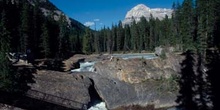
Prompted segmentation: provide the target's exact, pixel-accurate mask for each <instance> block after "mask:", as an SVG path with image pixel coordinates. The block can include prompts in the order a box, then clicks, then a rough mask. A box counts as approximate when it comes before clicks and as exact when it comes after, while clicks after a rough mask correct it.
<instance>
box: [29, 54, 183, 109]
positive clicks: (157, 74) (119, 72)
mask: <svg viewBox="0 0 220 110" xmlns="http://www.w3.org/2000/svg"><path fill="white" fill-rule="evenodd" d="M182 60H183V57H181V56H180V55H169V56H168V57H167V58H166V59H161V58H147V59H145V58H143V57H140V58H131V59H124V58H123V57H116V56H113V57H112V55H92V56H86V55H74V56H73V57H71V58H70V59H68V60H66V61H64V62H63V63H64V64H65V66H64V68H65V70H66V72H58V71H52V70H38V71H37V74H34V77H35V78H34V80H35V83H34V84H30V86H31V90H30V91H32V90H34V91H38V92H42V93H46V94H50V96H51V95H52V96H55V97H61V99H68V100H71V101H74V102H76V103H71V104H68V103H67V102H65V101H63V100H61V99H59V98H55V99H52V100H53V101H54V102H55V103H60V104H62V105H64V106H65V105H66V106H68V105H69V106H74V107H77V108H80V109H82V108H83V107H84V108H85V107H86V108H90V107H91V108H94V107H95V106H94V107H92V106H93V105H96V104H97V106H98V107H99V106H101V107H106V108H107V109H110V110H114V109H115V110H118V109H119V110H120V108H126V107H132V106H135V105H136V106H138V107H143V108H145V107H147V106H151V105H153V108H166V107H172V106H176V103H175V99H176V96H177V94H178V86H177V83H176V82H175V78H177V77H178V72H179V71H180V65H179V64H180V62H181V61H182ZM91 61H95V62H96V63H94V65H93V68H94V71H93V72H89V71H88V72H87V71H84V72H80V71H79V72H70V70H71V69H77V68H79V67H80V62H81V63H82V62H91ZM28 93H30V94H31V92H28ZM32 95H33V94H32ZM37 95H39V96H40V95H42V94H37ZM35 96H36V94H35ZM49 99H50V98H49ZM49 99H48V100H49ZM136 106H135V107H136ZM95 108H97V107H95ZM90 110H93V109H90Z"/></svg>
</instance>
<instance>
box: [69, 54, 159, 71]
mask: <svg viewBox="0 0 220 110" xmlns="http://www.w3.org/2000/svg"><path fill="white" fill-rule="evenodd" d="M112 57H117V58H122V59H125V60H127V59H133V58H144V59H154V58H157V57H156V56H155V55H154V54H113V55H112ZM96 62H97V61H92V62H80V68H78V69H74V70H71V72H94V70H95V68H94V65H95V63H96Z"/></svg>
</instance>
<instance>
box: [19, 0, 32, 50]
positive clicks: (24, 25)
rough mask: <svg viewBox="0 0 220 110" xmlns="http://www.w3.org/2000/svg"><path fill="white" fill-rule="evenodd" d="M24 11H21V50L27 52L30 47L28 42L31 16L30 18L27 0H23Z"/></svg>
mask: <svg viewBox="0 0 220 110" xmlns="http://www.w3.org/2000/svg"><path fill="white" fill-rule="evenodd" d="M22 3H23V5H22V12H21V28H20V29H21V31H20V33H21V36H20V50H21V51H22V52H24V53H25V52H26V51H27V49H28V43H29V37H30V36H29V35H30V33H29V32H30V21H29V20H30V18H29V6H28V4H27V3H26V2H25V0H23V1H22Z"/></svg>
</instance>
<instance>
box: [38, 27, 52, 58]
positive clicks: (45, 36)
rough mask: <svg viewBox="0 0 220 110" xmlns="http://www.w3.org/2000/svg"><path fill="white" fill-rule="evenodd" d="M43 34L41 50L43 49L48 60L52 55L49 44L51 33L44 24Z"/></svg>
mask: <svg viewBox="0 0 220 110" xmlns="http://www.w3.org/2000/svg"><path fill="white" fill-rule="evenodd" d="M41 30H42V34H41V45H40V46H41V48H42V51H41V52H42V53H43V55H44V58H48V57H49V55H50V43H49V41H50V40H49V33H48V29H47V24H46V23H44V24H43V25H42V28H41Z"/></svg>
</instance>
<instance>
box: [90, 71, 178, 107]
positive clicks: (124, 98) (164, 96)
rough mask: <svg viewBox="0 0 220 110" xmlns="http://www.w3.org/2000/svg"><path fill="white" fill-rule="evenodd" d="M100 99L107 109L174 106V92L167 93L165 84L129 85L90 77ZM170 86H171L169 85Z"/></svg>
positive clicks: (103, 78) (167, 89)
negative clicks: (138, 106)
mask: <svg viewBox="0 0 220 110" xmlns="http://www.w3.org/2000/svg"><path fill="white" fill-rule="evenodd" d="M90 77H91V78H92V79H93V80H94V83H95V88H96V90H97V92H98V93H99V95H100V97H101V98H102V99H103V100H104V101H105V102H106V105H107V107H108V109H115V108H117V107H121V106H128V105H141V106H147V105H150V104H154V105H155V107H156V108H160V107H169V106H174V105H176V103H175V98H176V94H177V93H176V92H173V91H169V87H168V86H167V82H161V81H154V80H152V81H150V80H149V81H145V82H142V83H137V84H129V83H126V82H124V81H119V80H118V79H112V78H107V77H101V76H99V75H93V76H90ZM170 86H171V85H170Z"/></svg>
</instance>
